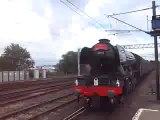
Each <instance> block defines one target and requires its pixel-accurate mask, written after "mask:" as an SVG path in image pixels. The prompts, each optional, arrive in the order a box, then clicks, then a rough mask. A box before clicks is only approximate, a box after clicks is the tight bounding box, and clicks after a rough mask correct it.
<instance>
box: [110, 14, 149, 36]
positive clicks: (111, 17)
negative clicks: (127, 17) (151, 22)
mask: <svg viewBox="0 0 160 120" xmlns="http://www.w3.org/2000/svg"><path fill="white" fill-rule="evenodd" d="M110 17H111V18H113V19H115V20H117V21H119V22H122V23H124V24H126V25H128V26H130V27H133V28H135V29H137V30H139V31H141V32H144V33H147V34H149V32H147V31H145V30H142V29H140V28H138V27H135V26H133V25H131V24H129V23H126V22H124V21H122V20H120V19H118V18H115V17H113V16H110Z"/></svg>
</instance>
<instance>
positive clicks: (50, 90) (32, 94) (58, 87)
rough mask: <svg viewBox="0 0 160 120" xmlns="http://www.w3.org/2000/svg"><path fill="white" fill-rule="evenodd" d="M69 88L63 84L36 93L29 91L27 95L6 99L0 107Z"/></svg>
mask: <svg viewBox="0 0 160 120" xmlns="http://www.w3.org/2000/svg"><path fill="white" fill-rule="evenodd" d="M70 86H71V85H70V84H65V85H60V86H56V87H51V88H45V89H39V90H36V91H31V92H29V93H28V92H27V93H25V94H23V95H20V96H16V97H14V98H12V99H6V100H3V101H1V102H0V107H4V106H6V105H9V104H13V103H16V102H19V101H24V100H28V99H32V98H35V97H39V96H42V95H46V94H50V93H53V92H57V91H60V90H63V89H67V88H70Z"/></svg>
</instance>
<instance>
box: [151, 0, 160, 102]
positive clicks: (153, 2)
mask: <svg viewBox="0 0 160 120" xmlns="http://www.w3.org/2000/svg"><path fill="white" fill-rule="evenodd" d="M152 10H153V17H155V16H156V5H155V1H152ZM154 48H155V62H156V91H157V100H159V99H160V96H159V61H158V46H157V36H154Z"/></svg>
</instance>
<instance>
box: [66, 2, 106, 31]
mask: <svg viewBox="0 0 160 120" xmlns="http://www.w3.org/2000/svg"><path fill="white" fill-rule="evenodd" d="M66 2H68V3H70V4H71V5H72V6H74V7H75V8H76V9H78V10H79V11H80V12H82V13H83V14H84V15H86V16H87V17H88V18H90V19H91V20H93V21H95V22H96V23H97V24H99V25H100V26H101V27H102V28H105V27H104V26H103V25H102V24H100V23H99V22H98V21H97V20H95V19H94V18H93V17H91V16H89V15H88V14H87V13H85V12H84V11H83V10H81V9H80V8H79V7H78V6H76V5H75V4H73V3H72V2H70V1H69V0H66Z"/></svg>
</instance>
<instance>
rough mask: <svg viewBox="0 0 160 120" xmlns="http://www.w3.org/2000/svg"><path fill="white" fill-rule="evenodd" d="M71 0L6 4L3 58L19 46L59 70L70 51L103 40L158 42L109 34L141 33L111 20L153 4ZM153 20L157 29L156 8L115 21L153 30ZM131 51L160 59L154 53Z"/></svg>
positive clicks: (0, 44) (0, 41) (0, 7)
mask: <svg viewBox="0 0 160 120" xmlns="http://www.w3.org/2000/svg"><path fill="white" fill-rule="evenodd" d="M68 1H69V2H68ZM68 1H67V0H0V54H2V53H3V50H4V48H5V47H6V46H7V45H9V44H11V43H18V44H20V45H21V46H22V47H24V48H26V49H27V50H28V51H29V52H30V53H31V56H32V58H33V59H34V60H35V62H36V65H53V64H56V63H57V62H58V60H59V59H61V56H62V54H65V53H66V52H67V51H71V50H72V51H77V49H78V48H82V47H84V46H87V47H91V46H93V45H94V44H95V43H97V42H98V39H101V38H107V39H110V40H111V43H112V44H114V45H116V44H120V45H127V44H145V43H153V37H151V36H149V35H148V34H145V33H143V32H131V33H123V34H117V35H113V32H106V31H105V30H109V29H110V30H111V29H114V30H116V29H117V30H126V29H129V30H135V29H134V28H131V27H129V26H127V25H125V24H122V23H121V22H118V21H116V20H114V19H112V18H108V17H106V15H110V14H114V13H121V12H127V11H132V10H138V9H143V8H148V7H151V5H152V1H151V0H132V1H131V0H121V1H117V0H68ZM156 4H158V5H160V1H158V0H157V1H156ZM66 5H67V6H66ZM73 5H75V6H76V7H75V6H73ZM69 7H70V8H69ZM158 13H159V14H160V8H157V14H158ZM147 16H148V19H149V22H148V26H149V27H148V30H151V24H150V20H151V16H152V10H151V9H150V10H146V11H142V12H136V13H132V14H126V15H119V16H115V17H116V18H118V19H121V20H123V21H125V22H127V23H130V24H132V25H134V26H136V27H138V28H141V29H143V30H146V31H147ZM158 41H159V38H158ZM128 51H132V52H135V53H137V54H139V55H141V56H142V57H144V58H146V59H149V60H150V59H154V49H135V50H128Z"/></svg>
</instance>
